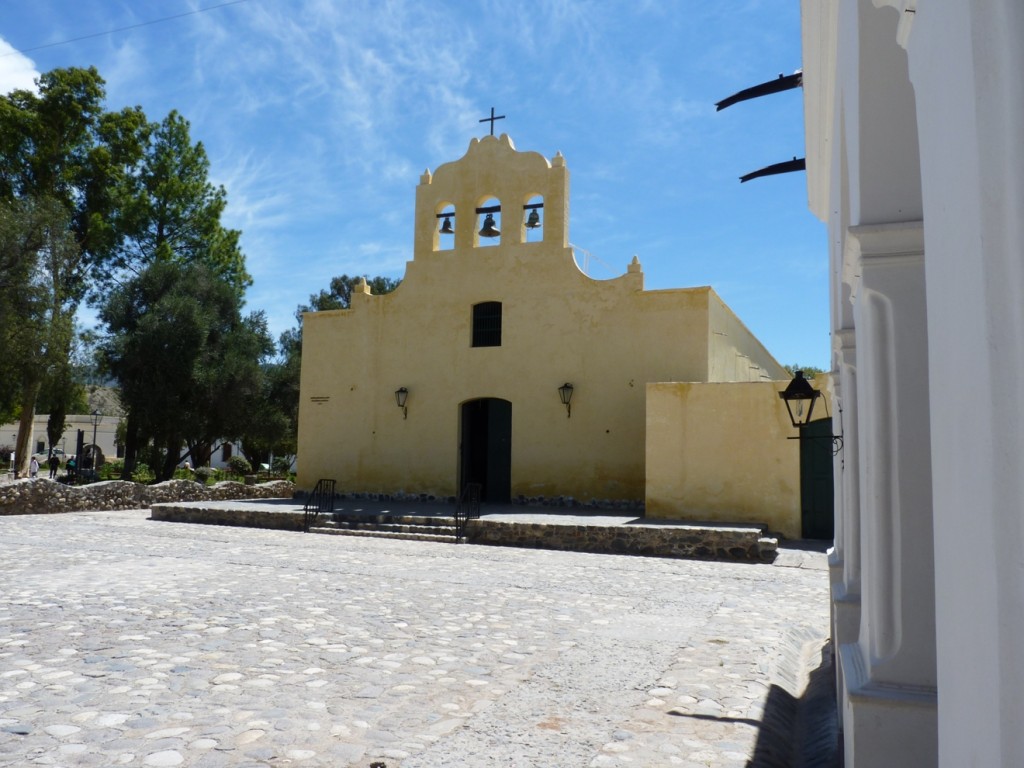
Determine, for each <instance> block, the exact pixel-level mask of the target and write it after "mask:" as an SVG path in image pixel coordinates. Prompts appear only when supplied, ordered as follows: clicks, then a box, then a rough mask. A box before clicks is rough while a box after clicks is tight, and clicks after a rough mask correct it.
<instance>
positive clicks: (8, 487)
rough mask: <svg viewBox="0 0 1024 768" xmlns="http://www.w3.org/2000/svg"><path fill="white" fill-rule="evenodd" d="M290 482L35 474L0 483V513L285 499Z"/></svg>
mask: <svg viewBox="0 0 1024 768" xmlns="http://www.w3.org/2000/svg"><path fill="white" fill-rule="evenodd" d="M292 493H293V485H292V484H291V483H290V482H288V481H286V480H275V481H273V482H269V483H263V484H262V485H244V484H242V483H237V482H233V481H225V482H222V483H216V484H215V485H211V486H205V485H200V484H199V483H194V482H192V481H191V480H168V481H167V482H165V483H159V484H157V485H142V484H140V483H130V482H126V481H124V480H109V481H106V482H102V483H92V484H91V485H64V484H62V483H55V482H53V481H52V480H48V479H43V478H36V479H22V480H16V481H15V482H13V483H8V484H5V485H0V515H45V514H59V513H61V512H83V511H86V510H113V509H148V508H149V507H150V506H151V505H153V504H158V503H162V502H179V501H226V500H232V499H288V498H291V496H292Z"/></svg>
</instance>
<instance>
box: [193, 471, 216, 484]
mask: <svg viewBox="0 0 1024 768" xmlns="http://www.w3.org/2000/svg"><path fill="white" fill-rule="evenodd" d="M213 473H214V471H213V470H212V469H210V468H209V467H196V468H195V476H196V482H197V483H202V484H203V485H209V484H210V480H211V479H212V478H213Z"/></svg>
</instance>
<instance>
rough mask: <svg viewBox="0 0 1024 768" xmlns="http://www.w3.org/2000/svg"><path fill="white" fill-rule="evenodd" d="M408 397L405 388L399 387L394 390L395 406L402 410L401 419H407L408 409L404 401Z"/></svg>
mask: <svg viewBox="0 0 1024 768" xmlns="http://www.w3.org/2000/svg"><path fill="white" fill-rule="evenodd" d="M408 397H409V390H408V389H406V388H405V387H399V388H398V389H396V390H395V404H396V405H397V406H398V407H399V408H401V409H402V418H403V419H408V418H409V409H408V408H406V407H405V401H406V400H407V399H408Z"/></svg>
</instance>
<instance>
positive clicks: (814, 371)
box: [785, 365, 827, 379]
mask: <svg viewBox="0 0 1024 768" xmlns="http://www.w3.org/2000/svg"><path fill="white" fill-rule="evenodd" d="M785 367H786V370H787V371H789V374H790V376H792V375H793V374H795V373H796V372H797V371H803V372H804V378H805V379H813V378H814V377H815V376H817V375H818V374H819V373H827V371H826V370H825V369H824V368H817V367H815V366H813V365H787V366H785Z"/></svg>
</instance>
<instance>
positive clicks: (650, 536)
mask: <svg viewBox="0 0 1024 768" xmlns="http://www.w3.org/2000/svg"><path fill="white" fill-rule="evenodd" d="M466 541H468V542H470V543H472V544H490V545H493V546H499V547H529V548H533V549H557V550H562V551H571V552H594V553H598V554H619V555H646V556H648V557H685V558H691V559H708V560H711V559H714V560H750V561H754V562H771V561H772V560H774V559H775V555H776V551H777V549H778V539H775V538H772V537H769V536H766V535H764V534H763V532H762V530H761V529H759V528H758V527H755V526H736V527H731V526H730V527H714V528H709V527H701V526H686V525H665V526H641V525H636V526H634V525H614V526H600V525H547V524H545V523H499V522H492V521H490V520H470V521H469V522H468V524H467V525H466Z"/></svg>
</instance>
